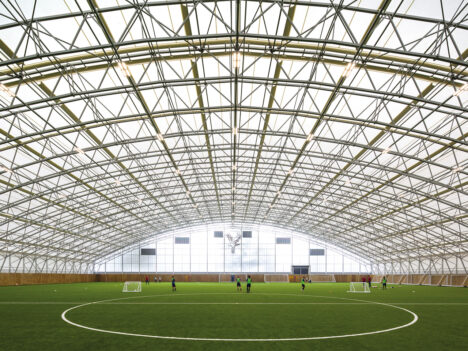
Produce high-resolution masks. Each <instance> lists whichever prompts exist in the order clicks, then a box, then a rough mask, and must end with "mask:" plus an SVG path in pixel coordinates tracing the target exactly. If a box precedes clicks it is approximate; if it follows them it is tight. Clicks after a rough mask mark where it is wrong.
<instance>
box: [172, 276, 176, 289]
mask: <svg viewBox="0 0 468 351" xmlns="http://www.w3.org/2000/svg"><path fill="white" fill-rule="evenodd" d="M172 291H176V286H175V278H174V276H172Z"/></svg>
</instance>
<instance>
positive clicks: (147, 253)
mask: <svg viewBox="0 0 468 351" xmlns="http://www.w3.org/2000/svg"><path fill="white" fill-rule="evenodd" d="M140 254H141V255H142V256H156V249H141V252H140Z"/></svg>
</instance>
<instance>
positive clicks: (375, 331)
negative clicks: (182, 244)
mask: <svg viewBox="0 0 468 351" xmlns="http://www.w3.org/2000/svg"><path fill="white" fill-rule="evenodd" d="M186 295H192V296H196V295H197V294H186ZM199 295H202V294H199ZM213 295H216V294H213ZM219 295H227V294H219ZM231 295H236V294H235V293H231ZM259 295H269V296H272V295H278V296H280V295H283V296H296V297H297V296H298V295H296V294H259ZM153 296H155V295H153ZM153 296H151V295H149V296H135V297H126V298H125V297H124V298H116V299H109V300H101V301H95V302H89V303H84V304H81V305H78V306H74V307H70V308H68V309H67V310H65V311H63V312H62V315H61V317H62V319H63V321H64V322H66V323H68V324H70V325H73V326H75V327H78V328H83V329H87V330H91V331H96V332H100V333H108V334H114V335H127V336H136V337H144V338H153V339H166V340H189V341H214V342H220V341H221V342H278V341H301V340H302V341H304V340H324V339H338V338H349V337H354V336H364V335H372V334H381V333H387V332H391V331H394V330H398V329H402V328H406V327H409V326H411V325H413V324H415V323H416V322H417V321H418V318H419V317H418V315H417V314H416V313H414V312H412V311H410V310H408V309H406V308H403V307H399V306H395V305H390V304H387V303H383V302H374V301H369V302H367V301H365V300H357V299H349V298H344V297H331V296H313V295H305V296H309V297H316V298H330V299H338V300H348V301H353V302H361V303H369V304H375V305H380V306H386V307H391V308H395V309H398V310H402V311H404V312H406V313H409V314H410V315H411V316H412V317H413V319H412V320H411V321H410V322H408V323H406V324H402V325H398V326H396V327H393V328H388V329H381V330H374V331H370V332H363V333H355V334H341V335H326V336H311V337H301V338H276V339H260V338H255V339H254V338H252V339H249V338H247V339H239V338H203V337H198V338H189V337H179V336H165V335H148V334H137V333H126V332H120V331H115V330H106V329H98V328H92V327H88V326H86V325H82V324H78V323H75V322H72V321H71V320H69V319H68V318H67V316H66V315H67V313H68V312H70V311H72V310H75V309H77V308H80V307H85V306H89V305H93V304H101V303H106V302H112V301H121V300H128V299H135V298H147V297H153ZM159 296H167V295H159ZM179 296H180V295H179ZM299 296H300V295H299ZM302 296H304V295H302Z"/></svg>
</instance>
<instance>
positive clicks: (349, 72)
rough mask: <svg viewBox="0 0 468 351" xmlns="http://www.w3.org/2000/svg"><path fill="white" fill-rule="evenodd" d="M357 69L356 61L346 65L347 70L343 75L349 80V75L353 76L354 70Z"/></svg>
mask: <svg viewBox="0 0 468 351" xmlns="http://www.w3.org/2000/svg"><path fill="white" fill-rule="evenodd" d="M355 68H356V63H355V62H354V61H352V62H350V63H348V64H347V65H346V68H345V69H344V71H343V73H342V74H341V75H342V76H343V77H344V78H347V77H349V75H350V74H351V72H353V71H354V69H355Z"/></svg>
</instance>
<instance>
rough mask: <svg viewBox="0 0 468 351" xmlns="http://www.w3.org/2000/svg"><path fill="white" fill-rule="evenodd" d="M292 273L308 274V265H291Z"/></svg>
mask: <svg viewBox="0 0 468 351" xmlns="http://www.w3.org/2000/svg"><path fill="white" fill-rule="evenodd" d="M292 272H293V274H309V266H292Z"/></svg>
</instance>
